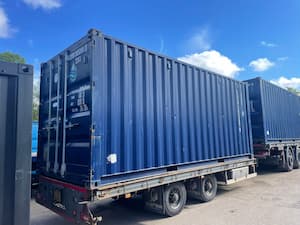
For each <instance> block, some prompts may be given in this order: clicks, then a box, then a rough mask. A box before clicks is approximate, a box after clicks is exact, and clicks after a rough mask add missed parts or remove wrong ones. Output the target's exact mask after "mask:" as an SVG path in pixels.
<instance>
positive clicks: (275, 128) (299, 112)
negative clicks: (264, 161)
mask: <svg viewBox="0 0 300 225" xmlns="http://www.w3.org/2000/svg"><path fill="white" fill-rule="evenodd" d="M246 82H247V83H248V84H249V95H250V101H251V107H252V108H251V121H252V122H251V123H252V128H253V140H254V143H268V142H278V141H294V140H299V139H300V126H299V124H300V97H299V96H296V95H295V94H293V93H291V92H289V91H287V90H285V89H283V88H280V87H278V86H276V85H274V84H272V83H270V82H268V81H265V80H262V79H260V78H255V79H252V80H248V81H246Z"/></svg>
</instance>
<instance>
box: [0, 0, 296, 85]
mask: <svg viewBox="0 0 300 225" xmlns="http://www.w3.org/2000/svg"><path fill="white" fill-rule="evenodd" d="M90 28H96V29H98V30H100V31H102V32H103V33H105V34H108V35H110V36H113V37H116V38H118V39H121V40H124V41H126V42H129V43H132V44H135V45H137V46H141V47H144V48H146V49H149V50H152V51H154V52H157V53H160V54H164V55H167V56H170V57H173V58H178V59H180V60H183V61H186V62H189V63H192V64H195V65H198V66H200V67H202V68H205V69H209V70H211V71H214V72H217V73H220V74H223V75H225V76H229V77H233V78H235V79H238V80H246V79H250V78H253V77H258V76H259V77H262V78H264V79H266V80H270V81H272V82H274V83H276V84H278V85H280V86H283V87H287V86H288V87H294V88H298V89H300V51H299V50H300V1H299V0H264V1H261V0H248V1H247V0H228V1H222V0H210V1H205V0H181V1H179V0H172V1H167V0H151V1H150V0H149V1H146V0H144V1H142V0H136V1H134V0H127V1H124V0H122V1H113V0H111V1H103V0H98V1H96V0H94V1H92V0H84V1H83V0H76V1H75V0H73V1H72V0H0V52H4V51H11V52H14V53H18V54H20V55H22V56H24V57H25V59H26V61H27V63H30V64H33V65H34V66H35V76H36V77H38V76H39V65H40V63H41V62H44V61H47V60H48V59H49V58H51V57H52V56H54V55H56V54H57V53H58V52H60V51H61V50H63V49H65V48H66V47H68V46H69V45H71V44H72V43H73V42H75V41H77V40H78V39H80V38H81V37H82V36H84V35H85V34H86V33H87V31H88V30H89V29H90Z"/></svg>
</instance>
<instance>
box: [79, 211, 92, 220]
mask: <svg viewBox="0 0 300 225" xmlns="http://www.w3.org/2000/svg"><path fill="white" fill-rule="evenodd" d="M80 219H81V220H82V221H85V222H89V221H90V217H89V214H88V213H87V212H81V213H80Z"/></svg>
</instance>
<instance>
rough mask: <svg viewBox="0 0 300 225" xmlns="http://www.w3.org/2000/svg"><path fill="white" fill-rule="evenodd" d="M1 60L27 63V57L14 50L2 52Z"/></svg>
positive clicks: (0, 54)
mask: <svg viewBox="0 0 300 225" xmlns="http://www.w3.org/2000/svg"><path fill="white" fill-rule="evenodd" d="M0 60H1V61H5V62H13V63H25V59H24V58H23V57H22V56H20V55H18V54H15V53H12V52H2V53H0Z"/></svg>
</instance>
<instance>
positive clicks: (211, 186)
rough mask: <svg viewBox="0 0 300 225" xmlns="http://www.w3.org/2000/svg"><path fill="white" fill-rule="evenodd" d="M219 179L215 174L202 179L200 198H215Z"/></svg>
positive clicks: (208, 199)
mask: <svg viewBox="0 0 300 225" xmlns="http://www.w3.org/2000/svg"><path fill="white" fill-rule="evenodd" d="M217 188H218V184H217V179H216V177H215V175H208V176H205V177H204V178H203V179H201V181H200V190H199V200H200V201H202V202H208V201H211V200H213V199H214V198H215V197H216V194H217Z"/></svg>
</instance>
